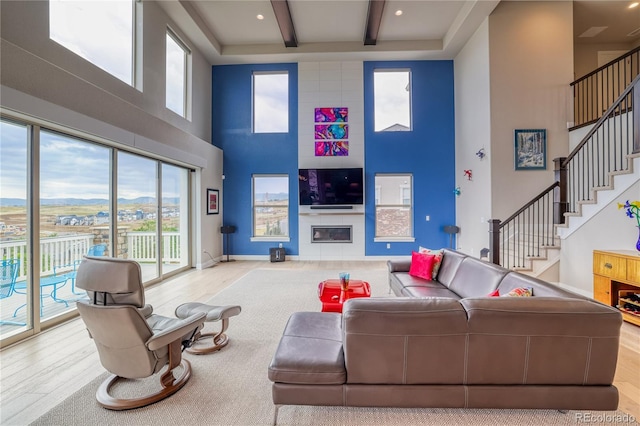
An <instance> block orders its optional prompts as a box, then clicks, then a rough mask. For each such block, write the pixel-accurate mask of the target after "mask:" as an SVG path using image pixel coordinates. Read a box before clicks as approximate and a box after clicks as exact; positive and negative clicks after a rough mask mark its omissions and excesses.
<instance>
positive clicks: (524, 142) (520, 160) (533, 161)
mask: <svg viewBox="0 0 640 426" xmlns="http://www.w3.org/2000/svg"><path fill="white" fill-rule="evenodd" d="M514 142H515V146H514V153H515V166H516V170H546V168H547V130H546V129H517V130H516V131H515V137H514Z"/></svg>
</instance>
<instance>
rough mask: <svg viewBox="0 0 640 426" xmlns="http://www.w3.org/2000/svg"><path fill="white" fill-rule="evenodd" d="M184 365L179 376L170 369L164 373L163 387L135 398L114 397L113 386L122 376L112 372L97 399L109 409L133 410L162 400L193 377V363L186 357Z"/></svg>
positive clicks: (100, 389) (101, 387)
mask: <svg viewBox="0 0 640 426" xmlns="http://www.w3.org/2000/svg"><path fill="white" fill-rule="evenodd" d="M179 365H181V366H182V373H181V374H180V376H179V377H178V378H175V377H174V375H173V370H169V371H167V372H166V373H164V374H163V375H162V377H161V378H160V382H161V385H162V389H160V390H159V391H158V392H156V393H153V394H151V395H147V396H144V397H141V398H135V399H119V398H114V397H113V396H111V395H110V394H109V390H110V389H111V387H112V386H113V385H114V384H115V383H116V382H117V381H118V380H120V379H123V378H122V377H120V376H116V375H115V374H111V375H110V376H109V377H107V379H106V380H105V381H104V382H102V384H101V385H100V387H99V388H98V391H97V392H96V399H97V400H98V403H99V404H100V405H101V406H103V407H104V408H107V409H109V410H118V411H120V410H131V409H133V408H140V407H145V406H147V405H150V404H154V403H156V402H158V401H160V400H163V399H165V398H167V397H169V396H171V395H173V394H174V393H176V392H177V391H179V390H180V389H181V388H182V387H183V386H184V385H185V384H186V383H187V381H188V380H189V378H190V377H191V364H190V363H189V361H187V360H186V359H183V360H182V361H181V362H180V364H179Z"/></svg>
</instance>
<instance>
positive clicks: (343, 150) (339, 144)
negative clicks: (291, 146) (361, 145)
mask: <svg viewBox="0 0 640 426" xmlns="http://www.w3.org/2000/svg"><path fill="white" fill-rule="evenodd" d="M347 155H349V142H347V141H326V142H325V141H316V157H346V156H347Z"/></svg>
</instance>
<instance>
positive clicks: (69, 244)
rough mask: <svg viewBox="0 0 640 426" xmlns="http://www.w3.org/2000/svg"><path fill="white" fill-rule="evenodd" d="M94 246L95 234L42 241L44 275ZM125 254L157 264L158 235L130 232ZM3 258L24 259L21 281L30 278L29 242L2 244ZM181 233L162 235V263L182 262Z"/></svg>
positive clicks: (19, 276) (127, 237) (69, 262)
mask: <svg viewBox="0 0 640 426" xmlns="http://www.w3.org/2000/svg"><path fill="white" fill-rule="evenodd" d="M93 244H94V235H93V234H77V235H72V236H66V237H54V238H42V239H41V240H40V258H41V262H40V276H47V275H52V274H53V272H54V271H53V269H54V267H57V266H60V265H69V264H72V263H73V262H75V261H79V260H82V257H83V256H84V255H85V254H86V253H87V251H88V250H89V247H91V246H92V245H93ZM126 244H127V246H126V247H125V248H124V249H125V250H124V252H125V253H127V258H128V259H132V260H135V261H138V262H141V263H147V262H155V261H156V234H155V233H153V232H127V234H126ZM0 256H2V258H3V259H20V272H19V273H18V279H17V280H18V281H21V280H24V279H26V276H27V271H28V270H29V262H30V259H29V253H28V252H27V242H26V240H13V241H2V242H0ZM180 258H181V254H180V234H179V233H178V232H165V233H163V234H162V262H163V263H178V262H179V261H180Z"/></svg>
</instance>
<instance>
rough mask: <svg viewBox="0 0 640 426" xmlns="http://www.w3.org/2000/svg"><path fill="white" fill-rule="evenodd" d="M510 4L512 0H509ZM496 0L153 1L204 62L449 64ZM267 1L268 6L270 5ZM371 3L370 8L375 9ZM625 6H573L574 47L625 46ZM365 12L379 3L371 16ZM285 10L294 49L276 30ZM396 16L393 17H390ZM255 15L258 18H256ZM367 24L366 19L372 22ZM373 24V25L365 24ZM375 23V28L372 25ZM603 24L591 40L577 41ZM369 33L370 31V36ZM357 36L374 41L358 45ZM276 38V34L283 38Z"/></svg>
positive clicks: (634, 18)
mask: <svg viewBox="0 0 640 426" xmlns="http://www.w3.org/2000/svg"><path fill="white" fill-rule="evenodd" d="M509 1H516V0H509ZM499 2H500V1H499V0H386V1H380V0H288V2H284V0H274V1H271V0H193V1H187V0H163V1H159V2H158V3H159V4H160V5H161V7H162V8H163V9H164V10H165V11H166V12H167V13H168V14H169V16H170V17H171V18H172V19H173V20H174V21H175V22H176V23H177V24H178V25H179V26H180V29H181V30H183V31H184V32H185V33H186V35H187V36H188V37H189V38H190V39H191V41H192V42H194V43H195V44H196V46H197V47H198V49H199V50H200V51H201V52H203V53H204V54H205V56H206V57H207V59H208V60H209V61H210V62H211V63H212V64H225V63H260V62H285V61H288V62H296V61H305V60H307V61H310V60H313V61H316V60H345V59H358V60H372V59H376V60H413V59H452V58H454V57H455V55H456V54H457V53H458V52H459V51H460V49H461V48H462V46H464V44H465V43H466V42H467V40H468V39H469V37H470V36H471V35H473V33H474V32H475V31H476V29H477V28H478V27H479V25H480V24H481V23H482V22H483V21H484V20H485V18H486V17H487V16H489V15H490V14H491V12H492V11H493V10H494V8H495V7H496V6H497V5H498V3H499ZM272 3H274V4H275V5H272ZM376 3H377V4H376ZM630 3H631V1H613V0H608V1H592V0H580V1H576V2H574V15H575V17H574V20H575V22H574V32H575V33H576V37H575V42H576V43H612V42H619V43H623V42H624V43H632V42H633V40H634V39H635V40H638V39H640V31H638V34H636V36H635V37H629V36H627V34H628V33H630V32H631V31H633V30H635V29H637V28H639V27H640V7H637V8H636V9H634V10H631V11H630V10H629V9H627V6H628V5H629V4H630ZM370 4H371V6H372V9H371V10H372V11H374V9H376V7H378V8H380V6H382V5H383V7H382V8H381V9H382V13H381V15H380V16H379V19H378V18H377V17H376V16H375V14H374V15H373V16H371V17H369V8H370ZM287 6H288V10H289V11H290V16H291V21H292V23H293V31H295V39H293V41H291V40H290V41H289V42H288V43H289V44H291V43H293V44H294V45H295V46H296V47H285V39H286V38H287V37H288V38H291V31H290V30H289V31H290V32H289V34H287V33H286V31H287V30H285V32H284V33H283V32H282V31H281V29H280V26H279V20H278V18H280V21H281V22H280V23H281V24H282V19H283V17H282V16H276V13H275V12H274V10H278V9H280V10H282V9H283V8H284V11H285V15H284V16H285V18H288V16H286V9H287ZM398 10H400V11H402V14H401V15H399V16H398V15H397V14H396V12H397V11H398ZM258 15H262V16H263V19H258V18H257V16H258ZM372 19H373V20H372ZM367 22H373V23H374V25H373V26H367ZM376 24H378V25H376ZM594 26H606V27H607V28H606V29H605V30H603V31H601V32H600V33H599V34H597V35H596V36H594V37H589V38H586V37H578V36H579V35H580V34H582V33H584V31H586V30H588V29H589V28H591V27H594ZM376 29H377V31H376ZM365 33H366V34H368V35H370V34H371V33H373V35H374V39H375V40H374V43H375V44H369V45H365V43H364V40H365ZM283 34H284V35H283Z"/></svg>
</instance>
